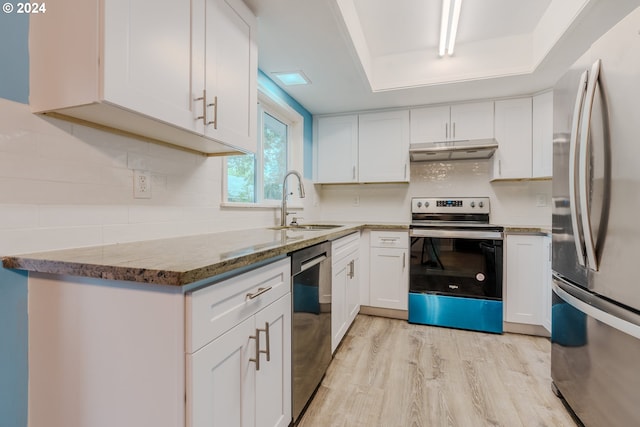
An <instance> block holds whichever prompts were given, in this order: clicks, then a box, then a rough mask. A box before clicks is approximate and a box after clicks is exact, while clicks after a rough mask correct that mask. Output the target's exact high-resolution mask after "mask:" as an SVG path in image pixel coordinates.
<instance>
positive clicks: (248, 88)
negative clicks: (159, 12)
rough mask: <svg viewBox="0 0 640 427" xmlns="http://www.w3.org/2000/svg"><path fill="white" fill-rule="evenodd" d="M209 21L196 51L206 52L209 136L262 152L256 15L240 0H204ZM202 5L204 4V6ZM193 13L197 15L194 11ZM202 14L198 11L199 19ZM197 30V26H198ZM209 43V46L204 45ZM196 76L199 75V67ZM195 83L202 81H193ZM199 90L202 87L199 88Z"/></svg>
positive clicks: (205, 80)
mask: <svg viewBox="0 0 640 427" xmlns="http://www.w3.org/2000/svg"><path fill="white" fill-rule="evenodd" d="M202 3H206V8H205V10H206V14H204V13H203V14H202V16H204V17H206V20H205V22H204V33H202V34H203V35H202V36H200V37H196V40H197V43H198V45H196V46H194V51H195V52H204V53H205V54H204V70H203V71H204V84H200V85H199V86H200V87H202V89H206V94H204V93H198V92H197V91H198V90H199V87H195V88H194V89H195V91H196V93H195V94H194V99H197V98H200V97H201V96H202V97H203V98H204V99H203V100H202V108H205V109H206V115H205V118H204V119H203V120H201V122H202V123H204V128H205V132H204V133H205V135H206V136H208V137H211V138H212V139H215V140H218V141H228V142H229V143H230V144H232V145H235V146H237V147H238V148H240V149H242V150H247V151H253V152H255V151H256V149H257V139H256V123H257V115H256V114H257V109H256V105H257V102H258V100H257V94H258V91H257V84H258V76H257V70H258V64H257V49H256V43H257V42H256V40H255V37H256V24H255V17H254V16H253V13H252V12H251V11H250V10H249V9H248V8H247V7H246V6H245V4H244V3H243V2H242V1H241V0H204V1H203V2H202ZM202 3H201V4H202ZM194 12H197V11H195V10H194ZM199 16H200V15H199V14H198V13H194V20H195V22H196V23H198V24H200V25H201V24H202V20H200V21H198V20H197V18H198V17H199ZM194 26H195V25H194ZM203 41H204V45H199V44H200V43H202V42H203ZM197 66H198V67H197V68H195V67H194V73H196V74H197V75H200V73H201V71H200V64H199V61H198V64H197ZM194 81H197V79H196V78H194ZM196 86H198V84H196Z"/></svg>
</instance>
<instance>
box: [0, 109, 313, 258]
mask: <svg viewBox="0 0 640 427" xmlns="http://www.w3.org/2000/svg"><path fill="white" fill-rule="evenodd" d="M134 169H142V170H148V171H149V172H150V174H151V184H152V185H151V186H152V198H151V199H134V198H133V170H134ZM306 185H307V188H309V190H310V191H308V193H309V195H310V196H311V197H309V198H308V199H307V200H305V201H304V202H305V207H307V205H308V209H305V214H303V215H301V216H305V217H308V218H312V217H313V215H312V211H313V209H312V206H311V205H312V200H316V199H317V196H316V195H315V194H314V192H313V190H312V189H313V185H312V183H311V182H307V183H306ZM221 194H222V158H220V157H205V156H202V155H198V154H194V153H190V152H185V151H181V150H177V149H173V148H169V147H165V146H161V145H156V144H153V143H149V142H145V141H141V140H138V139H134V138H128V137H124V136H120V135H116V134H112V133H109V132H104V131H101V130H96V129H93V128H89V127H85V126H81V125H77V124H72V123H70V122H66V121H62V120H58V119H54V118H48V117H43V116H38V115H33V114H31V112H30V111H29V106H28V105H24V104H20V103H16V102H13V101H9V100H6V99H0V256H2V255H9V254H15V253H24V252H34V251H44V250H52V249H61V248H69V247H78V246H92V245H99V244H109V243H119V242H127V241H135V240H143V239H157V238H164V237H172V236H178V235H187V234H196V233H206V232H217V231H223V230H233V229H242V228H252V227H262V226H271V225H274V224H275V223H276V221H277V220H278V217H279V211H278V210H276V209H272V208H271V209H260V208H255V209H246V208H245V209H237V208H235V209H234V208H223V207H221V206H220V201H221Z"/></svg>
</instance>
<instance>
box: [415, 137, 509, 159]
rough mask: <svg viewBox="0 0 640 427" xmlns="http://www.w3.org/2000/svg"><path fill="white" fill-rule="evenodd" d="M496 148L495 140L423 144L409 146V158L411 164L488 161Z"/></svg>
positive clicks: (496, 142)
mask: <svg viewBox="0 0 640 427" xmlns="http://www.w3.org/2000/svg"><path fill="white" fill-rule="evenodd" d="M496 148H498V141H496V140H495V139H493V138H491V139H477V140H467V141H451V142H425V143H419V144H411V145H410V146H409V156H410V158H411V161H412V162H431V161H442V160H468V159H488V158H490V157H491V156H493V153H494V152H495V151H496Z"/></svg>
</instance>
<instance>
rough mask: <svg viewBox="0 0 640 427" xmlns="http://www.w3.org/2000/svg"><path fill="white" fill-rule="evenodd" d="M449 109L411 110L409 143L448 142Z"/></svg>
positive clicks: (426, 108)
mask: <svg viewBox="0 0 640 427" xmlns="http://www.w3.org/2000/svg"><path fill="white" fill-rule="evenodd" d="M450 121H451V107H449V106H448V105H447V106H443V107H424V108H414V109H412V110H411V142H412V143H417V142H443V141H448V140H449V124H450V123H449V122H450Z"/></svg>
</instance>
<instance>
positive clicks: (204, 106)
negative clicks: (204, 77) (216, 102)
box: [194, 89, 208, 125]
mask: <svg viewBox="0 0 640 427" xmlns="http://www.w3.org/2000/svg"><path fill="white" fill-rule="evenodd" d="M194 101H202V115H201V116H198V117H196V120H200V119H202V122H203V123H204V124H205V125H206V124H208V123H207V90H206V89H203V90H202V96H201V97H199V98H196V99H194Z"/></svg>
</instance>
